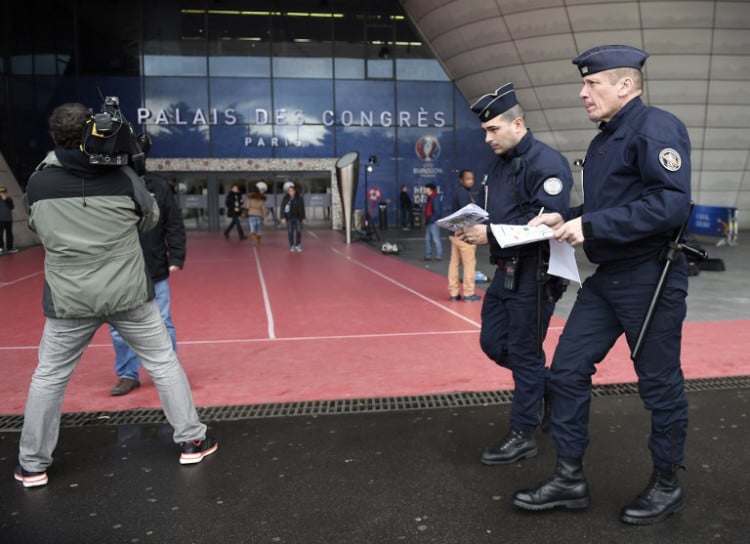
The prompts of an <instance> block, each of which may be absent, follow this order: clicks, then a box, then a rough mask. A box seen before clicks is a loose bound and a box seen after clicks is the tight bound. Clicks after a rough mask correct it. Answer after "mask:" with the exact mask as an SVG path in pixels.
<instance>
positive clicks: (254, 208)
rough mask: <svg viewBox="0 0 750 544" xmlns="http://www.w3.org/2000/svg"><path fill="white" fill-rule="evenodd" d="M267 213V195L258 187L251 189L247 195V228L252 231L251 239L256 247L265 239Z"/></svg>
mask: <svg viewBox="0 0 750 544" xmlns="http://www.w3.org/2000/svg"><path fill="white" fill-rule="evenodd" d="M267 213H268V210H267V209H266V195H264V194H263V193H261V192H260V191H259V190H258V187H257V186H256V187H251V188H250V192H249V194H248V195H247V226H248V229H249V230H250V238H252V240H253V244H254V245H255V246H256V247H258V246H259V245H260V243H261V239H262V238H263V221H264V220H265V218H266V215H267Z"/></svg>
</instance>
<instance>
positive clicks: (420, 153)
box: [414, 136, 440, 162]
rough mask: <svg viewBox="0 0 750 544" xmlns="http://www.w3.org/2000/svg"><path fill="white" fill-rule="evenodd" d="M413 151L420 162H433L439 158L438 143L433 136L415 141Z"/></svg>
mask: <svg viewBox="0 0 750 544" xmlns="http://www.w3.org/2000/svg"><path fill="white" fill-rule="evenodd" d="M414 150H415V151H416V152H417V157H419V158H420V159H422V161H424V162H427V161H434V160H436V159H437V158H438V157H439V156H440V142H438V139H437V138H435V137H434V136H422V137H420V138H419V140H417V145H415V146H414Z"/></svg>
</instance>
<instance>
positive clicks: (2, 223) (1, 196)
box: [0, 187, 18, 253]
mask: <svg viewBox="0 0 750 544" xmlns="http://www.w3.org/2000/svg"><path fill="white" fill-rule="evenodd" d="M13 208H15V206H14V204H13V199H12V198H11V197H9V196H8V189H6V188H5V187H0V253H18V250H17V249H16V246H15V243H14V241H13Z"/></svg>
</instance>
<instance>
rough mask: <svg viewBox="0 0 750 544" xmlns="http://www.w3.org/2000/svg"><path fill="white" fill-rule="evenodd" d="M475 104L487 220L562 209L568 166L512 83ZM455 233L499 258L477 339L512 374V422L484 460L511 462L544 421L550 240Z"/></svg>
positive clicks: (519, 219)
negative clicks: (504, 242)
mask: <svg viewBox="0 0 750 544" xmlns="http://www.w3.org/2000/svg"><path fill="white" fill-rule="evenodd" d="M471 108H472V110H473V111H474V112H475V113H476V114H477V115H478V116H479V120H480V121H481V124H482V125H481V126H482V129H483V130H484V132H485V142H487V144H489V146H490V147H491V148H492V150H493V151H494V152H495V155H496V158H495V160H494V162H493V163H492V164H491V166H490V173H489V175H488V176H487V180H486V184H485V190H484V195H481V197H480V198H481V199H482V200H483V201H484V207H485V209H486V210H487V212H489V221H490V223H505V224H516V225H525V224H527V223H528V222H529V221H530V220H531V219H532V218H533V217H534V216H536V215H537V214H538V213H539V212H540V210H542V208H544V209H545V210H549V211H557V212H563V211H565V210H566V209H567V207H568V203H569V197H570V190H571V188H572V186H573V179H572V174H571V171H570V165H569V164H568V162H567V160H566V159H565V157H563V156H562V155H561V154H560V153H558V152H557V151H555V150H554V149H552V148H551V147H549V146H548V145H546V144H544V143H542V142H540V141H538V140H536V139H535V138H534V136H533V134H532V133H531V130H529V129H528V128H527V127H526V123H525V121H524V112H523V109H522V108H521V106H520V105H519V104H518V101H517V100H516V93H515V90H514V89H513V84H512V83H507V84H506V85H503V86H502V87H500V88H499V89H497V90H496V91H495V92H494V93H491V94H487V95H485V96H483V97H481V98H480V99H479V100H478V101H477V102H476V103H474V105H472V106H471ZM456 234H457V236H458V237H459V238H460V239H462V240H464V241H466V242H469V243H472V244H486V243H489V244H490V262H491V263H493V264H495V265H497V272H496V273H495V275H494V278H493V280H492V283H491V284H490V287H489V289H488V290H487V292H486V295H485V298H484V303H483V305H482V330H481V333H480V337H479V340H480V345H481V347H482V350H483V351H484V353H485V354H487V356H488V357H489V358H490V359H492V360H493V361H495V363H497V364H498V365H500V366H502V367H505V368H507V369H509V370H510V371H511V372H512V373H513V383H514V386H515V392H514V394H513V405H512V408H511V415H510V428H509V429H508V431H507V433H506V434H505V436H503V438H502V439H501V440H500V441H499V442H498V443H497V444H496V445H494V446H492V447H490V448H487V449H486V450H485V451H484V452H483V453H482V456H481V461H482V463H484V464H487V465H496V464H504V463H513V462H515V461H518V460H519V459H523V458H527V457H533V456H534V455H536V454H537V447H536V441H535V440H534V431H535V429H536V427H537V426H538V425H539V424H540V422H541V413H542V408H541V406H542V399H543V395H544V392H545V385H546V381H547V378H548V371H547V369H546V368H545V366H544V363H545V357H544V353H543V351H542V350H541V342H542V340H543V339H544V335H545V334H546V332H547V327H548V325H549V320H550V317H551V316H552V311H553V310H554V306H555V303H554V299H553V298H550V297H547V296H544V300H542V299H541V298H540V297H542V296H543V293H542V289H543V288H544V286H543V285H542V284H541V283H540V281H544V278H543V277H546V263H545V262H544V261H545V254H546V251H545V249H548V247H549V246H548V242H546V241H545V242H543V243H542V244H539V243H536V244H528V245H524V246H516V247H512V248H507V249H502V248H500V246H499V245H498V244H497V242H496V240H495V239H494V238H493V236H492V233H491V230H490V227H489V225H474V226H472V227H468V228H466V229H464V230H463V231H459V232H457V233H456ZM558 298H559V297H558ZM540 310H541V311H540Z"/></svg>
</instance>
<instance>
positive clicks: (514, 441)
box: [482, 429, 538, 465]
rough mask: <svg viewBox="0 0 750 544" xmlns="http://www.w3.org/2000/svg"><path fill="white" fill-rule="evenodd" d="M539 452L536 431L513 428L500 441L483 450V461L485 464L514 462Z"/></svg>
mask: <svg viewBox="0 0 750 544" xmlns="http://www.w3.org/2000/svg"><path fill="white" fill-rule="evenodd" d="M537 452H538V450H537V449H536V441H535V440H534V431H517V430H515V429H511V430H510V431H508V433H507V434H506V435H505V436H504V437H503V438H502V440H500V442H498V443H497V444H495V445H494V446H492V447H491V448H487V449H486V450H484V451H483V452H482V463H484V464H485V465H504V464H506V463H514V462H516V461H518V460H520V459H526V458H528V457H534V456H535V455H536V454H537Z"/></svg>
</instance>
